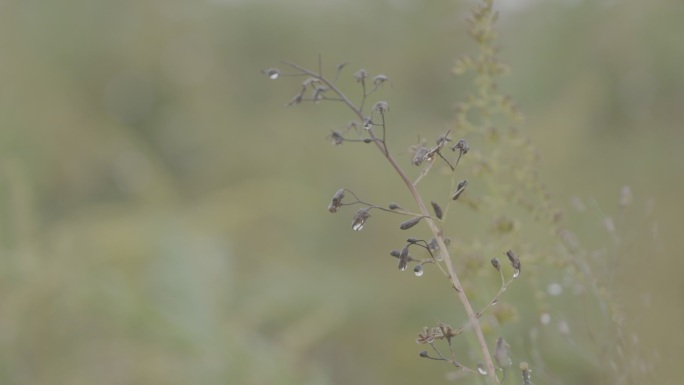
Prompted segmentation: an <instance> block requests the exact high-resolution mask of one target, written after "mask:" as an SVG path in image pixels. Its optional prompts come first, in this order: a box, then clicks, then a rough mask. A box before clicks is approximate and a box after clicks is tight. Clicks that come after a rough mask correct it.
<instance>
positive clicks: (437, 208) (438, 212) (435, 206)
mask: <svg viewBox="0 0 684 385" xmlns="http://www.w3.org/2000/svg"><path fill="white" fill-rule="evenodd" d="M430 203H432V209H433V210H435V216H436V217H437V218H439V219H442V216H443V215H444V211H442V208H441V207H440V206H439V205H438V204H437V203H436V202H435V201H431V202H430Z"/></svg>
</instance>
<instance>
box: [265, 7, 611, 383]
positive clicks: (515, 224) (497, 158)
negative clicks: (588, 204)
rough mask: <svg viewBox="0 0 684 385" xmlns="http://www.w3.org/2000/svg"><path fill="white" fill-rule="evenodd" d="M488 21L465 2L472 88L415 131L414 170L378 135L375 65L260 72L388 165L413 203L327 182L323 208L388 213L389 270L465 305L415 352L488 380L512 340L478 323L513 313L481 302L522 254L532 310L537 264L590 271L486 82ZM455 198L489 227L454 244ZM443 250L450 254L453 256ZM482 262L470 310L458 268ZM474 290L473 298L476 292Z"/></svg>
mask: <svg viewBox="0 0 684 385" xmlns="http://www.w3.org/2000/svg"><path fill="white" fill-rule="evenodd" d="M497 19H498V13H497V12H495V11H494V7H493V0H483V1H482V2H480V3H479V4H477V5H476V6H474V8H473V9H472V12H471V14H470V16H469V18H468V24H469V26H468V32H469V34H470V36H471V37H472V38H473V39H474V41H475V42H476V44H477V47H478V52H477V53H476V54H475V55H473V56H470V55H464V56H461V57H460V58H458V59H457V60H456V62H455V65H454V67H453V68H452V72H453V73H454V74H455V75H458V76H462V75H468V74H470V75H472V79H473V85H474V86H473V89H472V92H471V93H470V94H468V95H467V96H466V97H465V98H464V100H462V101H461V102H459V103H458V104H457V106H456V117H455V122H454V125H453V127H451V128H450V129H447V130H446V131H445V132H443V133H441V134H439V135H437V136H436V137H435V139H434V141H432V143H428V142H426V141H424V140H423V141H420V142H419V143H417V144H415V145H413V146H411V147H410V148H409V154H410V155H409V156H410V158H409V159H408V161H409V162H410V164H411V165H412V166H413V167H416V168H417V170H415V171H413V170H407V169H404V168H403V167H402V166H401V164H400V162H399V161H398V160H397V158H395V153H400V154H402V152H401V151H398V152H395V151H394V149H393V148H390V146H389V145H388V140H387V138H388V136H389V135H391V134H392V130H391V127H390V125H389V122H388V121H389V119H388V117H389V116H391V114H392V113H393V111H392V110H391V105H390V103H389V102H388V101H386V100H382V99H377V98H376V95H377V93H378V92H379V91H380V90H381V89H382V88H383V87H384V86H385V85H386V84H388V83H389V82H390V79H389V77H388V76H387V75H385V74H376V75H372V74H370V73H369V72H368V71H366V70H365V69H358V70H356V71H355V72H353V73H352V74H349V73H348V72H347V69H348V67H349V65H348V63H342V64H339V65H337V66H335V67H334V71H332V75H331V76H330V75H326V74H325V73H324V66H323V63H322V59H321V58H320V57H319V60H318V65H317V68H316V69H311V68H307V67H305V66H302V65H300V64H297V63H293V62H289V61H284V62H283V64H284V65H285V66H286V67H287V70H284V71H281V70H280V69H278V68H270V69H267V70H264V71H263V73H264V74H265V75H266V76H267V77H268V78H270V79H273V80H275V79H280V78H283V77H288V78H290V77H292V78H299V79H302V81H301V83H300V84H299V87H298V88H297V92H296V93H295V94H294V96H293V97H292V98H291V99H290V100H289V101H288V102H287V103H286V104H285V106H286V107H291V106H296V105H298V104H301V103H314V104H320V103H338V104H340V105H341V106H342V107H343V108H346V109H347V110H348V111H349V112H350V113H351V115H352V120H351V121H349V122H348V123H347V124H346V125H343V126H344V127H345V128H344V129H342V130H332V131H331V132H330V134H329V136H328V139H329V140H330V142H331V144H332V145H335V146H340V145H343V144H345V143H349V144H359V145H363V146H370V147H372V148H374V149H375V150H377V151H379V152H380V153H381V154H382V156H383V157H384V159H385V160H386V161H387V162H388V163H389V164H390V165H391V167H392V169H393V170H394V171H395V172H396V174H397V176H398V177H399V180H400V181H401V183H402V184H403V185H404V186H405V187H406V189H407V190H408V192H409V193H410V195H411V197H412V200H413V202H412V203H413V204H412V206H413V207H415V208H412V209H409V208H406V207H407V206H404V205H400V204H398V203H396V202H390V203H388V204H376V203H372V202H368V201H366V200H364V199H363V198H362V197H360V196H359V195H357V194H356V193H355V192H354V191H353V190H352V189H349V188H339V189H338V190H337V191H336V192H335V193H334V194H333V195H332V197H331V198H330V201H329V204H328V211H329V212H330V213H333V214H338V215H339V213H341V212H349V211H348V210H347V209H352V211H351V212H349V214H348V217H349V218H350V219H351V226H350V227H351V229H352V230H353V231H362V230H363V229H364V228H366V226H369V223H372V218H373V216H374V215H376V214H377V215H380V214H386V215H395V216H398V217H400V219H398V220H397V227H398V230H399V231H405V232H407V233H408V236H407V238H406V241H405V242H404V243H403V244H400V245H396V247H395V248H394V249H392V250H391V251H390V252H389V255H390V256H391V257H393V258H395V263H396V266H397V268H398V269H399V270H400V271H405V270H408V269H409V268H411V269H412V270H413V272H414V274H415V275H416V276H419V277H420V276H423V275H424V274H425V271H426V269H435V270H436V271H438V272H439V273H441V275H442V276H443V277H444V278H445V279H446V280H447V281H448V283H449V285H450V287H451V289H452V290H453V291H454V293H455V294H456V297H457V298H458V302H459V303H460V306H461V307H462V309H463V311H464V313H465V319H464V320H463V321H462V322H460V325H458V326H452V325H450V324H447V323H444V322H437V323H436V324H435V325H434V326H431V327H423V328H422V329H421V330H420V331H419V333H418V336H417V338H416V342H417V343H418V344H420V345H424V346H425V348H424V349H423V350H421V351H420V352H419V354H418V355H419V357H422V358H425V359H429V360H434V361H440V362H444V363H447V364H449V365H451V366H452V367H453V368H456V369H457V370H458V371H459V372H460V373H465V374H466V375H467V374H471V375H476V376H482V377H484V378H487V379H488V380H487V382H488V383H490V384H500V383H502V382H503V380H504V379H505V378H506V372H507V370H508V369H510V368H511V367H513V364H514V363H513V359H512V356H513V354H512V350H513V348H512V347H511V346H510V345H509V344H508V342H507V341H506V340H505V339H504V338H503V337H502V336H498V338H497V339H496V341H489V342H488V340H487V338H486V337H485V329H486V330H487V331H489V332H490V333H492V332H494V333H496V332H499V334H500V330H501V329H500V326H501V324H502V323H504V322H505V321H507V320H510V319H515V318H517V311H516V309H515V308H514V307H510V306H502V305H500V306H497V307H496V308H497V309H496V310H493V309H495V307H494V305H496V304H498V303H500V300H501V298H502V296H503V295H504V294H505V292H506V290H507V289H508V288H509V286H510V285H511V284H512V283H513V282H515V281H516V280H517V279H518V278H519V277H520V276H521V273H522V270H523V264H525V265H526V266H528V267H529V268H527V269H526V272H528V273H529V274H527V273H526V276H528V277H529V279H528V282H529V286H530V287H532V288H533V290H536V291H535V296H534V298H535V299H536V305H537V306H538V308H539V309H546V308H547V307H548V305H547V304H546V302H545V301H546V294H545V292H544V290H543V289H540V288H541V287H546V281H545V280H544V279H543V277H540V275H539V274H536V273H537V272H538V266H541V265H545V266H553V267H555V268H556V269H563V272H564V273H567V274H575V275H576V276H575V277H574V278H575V279H576V281H577V282H582V283H585V284H586V283H587V282H592V283H593V282H596V275H595V274H592V272H591V271H590V269H589V268H588V267H587V263H586V261H585V260H584V259H583V258H584V256H583V254H582V252H581V251H580V250H578V249H577V248H576V247H573V245H572V240H571V238H572V233H571V232H570V231H569V230H568V229H567V228H566V227H565V226H564V225H563V221H562V215H561V212H560V210H558V209H556V208H555V207H554V206H553V205H552V204H551V199H550V194H549V193H548V191H547V190H546V187H545V186H544V184H543V183H542V182H541V181H540V180H539V178H538V175H537V172H536V166H537V164H536V163H537V162H538V154H537V151H536V149H535V148H534V146H533V145H532V144H531V143H530V141H529V140H528V139H526V138H525V137H524V136H523V135H521V134H520V131H519V130H518V128H517V127H516V125H517V124H520V123H522V122H523V121H524V117H523V115H522V113H521V112H520V110H519V108H518V107H517V106H516V105H515V103H514V102H513V101H512V98H511V97H509V96H507V95H503V94H501V93H500V91H499V90H498V87H497V80H498V78H499V77H501V76H503V75H506V74H507V73H508V67H507V66H506V65H505V64H503V63H502V62H500V61H499V59H498V56H497V55H498V51H499V49H498V47H497V46H496V38H497V34H496V31H495V29H494V24H495V23H496V21H497ZM326 72H327V70H326ZM345 77H346V78H347V79H348V80H349V81H350V82H352V83H354V84H355V85H356V86H357V87H358V89H357V90H355V91H354V93H347V92H345V91H343V89H342V87H341V85H340V83H339V81H340V80H341V79H345ZM352 95H357V96H356V97H353V96H352ZM436 165H441V166H442V167H441V168H442V169H444V170H447V173H446V174H448V177H449V183H448V187H445V188H444V190H443V194H442V196H441V197H440V198H439V199H431V200H429V201H428V200H427V199H426V198H425V197H424V195H422V194H421V191H420V189H419V187H420V183H421V181H422V180H424V179H425V178H431V177H434V178H438V177H442V176H441V175H440V174H438V173H431V171H432V170H433V169H436V167H435V166H436ZM435 174H437V175H435ZM441 174H444V173H441ZM473 184H476V185H478V186H481V188H480V191H479V192H478V194H469V192H468V189H469V186H471V185H473ZM456 206H460V207H463V208H464V209H470V210H473V211H476V212H477V213H478V215H480V216H482V217H485V218H486V222H488V223H489V229H488V231H487V232H486V234H484V235H483V236H482V238H483V239H480V238H479V237H475V238H473V239H471V240H469V242H465V241H463V240H460V239H452V238H450V237H449V236H448V235H447V230H448V229H446V223H447V221H448V219H449V218H450V214H451V213H452V212H453V211H454V209H455V207H456ZM515 213H524V214H525V215H527V216H529V217H531V218H532V221H534V222H536V223H537V225H539V226H541V227H543V228H545V229H549V230H550V233H549V234H548V238H550V239H551V241H549V242H547V243H549V244H551V246H550V247H551V248H552V250H553V251H549V250H548V249H547V250H544V249H543V247H537V246H533V245H532V244H531V242H526V241H523V240H521V239H523V238H524V237H521V236H520V234H519V232H520V228H521V224H520V220H519V219H518V218H516V216H515ZM451 216H453V214H451ZM417 226H425V227H426V228H427V229H428V230H429V232H430V238H429V239H423V238H418V237H414V236H412V234H411V233H412V232H413V231H415V229H416V228H417ZM512 250H516V251H512ZM454 255H458V258H457V259H454ZM521 255H522V256H523V257H522V258H521ZM523 261H524V263H523ZM457 262H458V263H457ZM471 262H472V263H471ZM484 268H486V269H489V272H490V273H491V274H495V275H498V278H497V279H498V281H499V282H500V283H499V285H498V290H496V289H493V290H490V292H491V295H490V296H489V297H488V299H487V301H486V302H485V304H484V306H481V307H480V308H476V306H475V305H474V302H473V301H472V298H471V297H472V294H473V292H474V290H473V283H471V282H468V281H465V280H463V277H465V276H470V275H469V273H472V270H474V269H479V270H482V269H484ZM587 286H588V287H589V288H590V289H591V290H593V292H594V293H595V294H596V297H597V298H598V302H599V306H603V307H605V306H606V305H605V302H607V300H608V299H607V298H606V297H607V295H603V294H602V293H605V290H603V288H601V287H599V286H597V285H596V284H593V285H587ZM486 292H487V291H485V293H486ZM477 294H478V297H480V298H481V297H482V293H481V292H478V293H477ZM480 298H478V299H480ZM478 302H481V301H480V300H479V301H478ZM492 313H493V314H492ZM540 314H542V324H543V323H544V315H545V314H546V315H547V316H548V314H547V313H545V312H544V311H540ZM565 325H566V327H565V329H563V328H561V329H563V330H565V335H567V324H565ZM530 329H531V330H534V329H533V328H530ZM563 330H561V334H563V333H564V331H563ZM464 333H472V335H473V336H474V341H475V349H474V351H476V352H477V353H476V354H471V355H470V356H463V354H462V353H461V354H458V353H457V352H456V349H455V348H454V341H455V339H457V338H460V337H461V336H462V335H463V334H464ZM541 364H542V361H539V360H537V361H533V362H532V364H529V363H527V362H521V363H519V365H517V366H516V367H517V368H518V369H519V372H518V373H519V375H520V376H521V377H522V383H524V384H532V381H531V373H532V369H531V366H533V365H541ZM545 374H546V376H547V377H549V378H550V377H551V375H549V374H548V373H545ZM519 378H520V377H519ZM557 383H563V382H562V381H557Z"/></svg>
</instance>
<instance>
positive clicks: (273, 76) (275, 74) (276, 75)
mask: <svg viewBox="0 0 684 385" xmlns="http://www.w3.org/2000/svg"><path fill="white" fill-rule="evenodd" d="M278 76H280V74H279V73H277V72H273V73H272V74H270V75H269V76H268V77H269V78H271V79H273V80H276V79H278Z"/></svg>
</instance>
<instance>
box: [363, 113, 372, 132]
mask: <svg viewBox="0 0 684 385" xmlns="http://www.w3.org/2000/svg"><path fill="white" fill-rule="evenodd" d="M372 127H373V120H372V119H371V117H370V116H366V117H365V118H363V128H364V129H366V130H370V129H371V128H372Z"/></svg>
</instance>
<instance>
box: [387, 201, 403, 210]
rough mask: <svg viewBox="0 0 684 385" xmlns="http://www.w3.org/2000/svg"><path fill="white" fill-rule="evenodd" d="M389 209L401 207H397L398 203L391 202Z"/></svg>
mask: <svg viewBox="0 0 684 385" xmlns="http://www.w3.org/2000/svg"><path fill="white" fill-rule="evenodd" d="M389 209H390V210H399V209H401V207H399V205H398V204H396V203H394V202H392V203H390V204H389Z"/></svg>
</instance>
